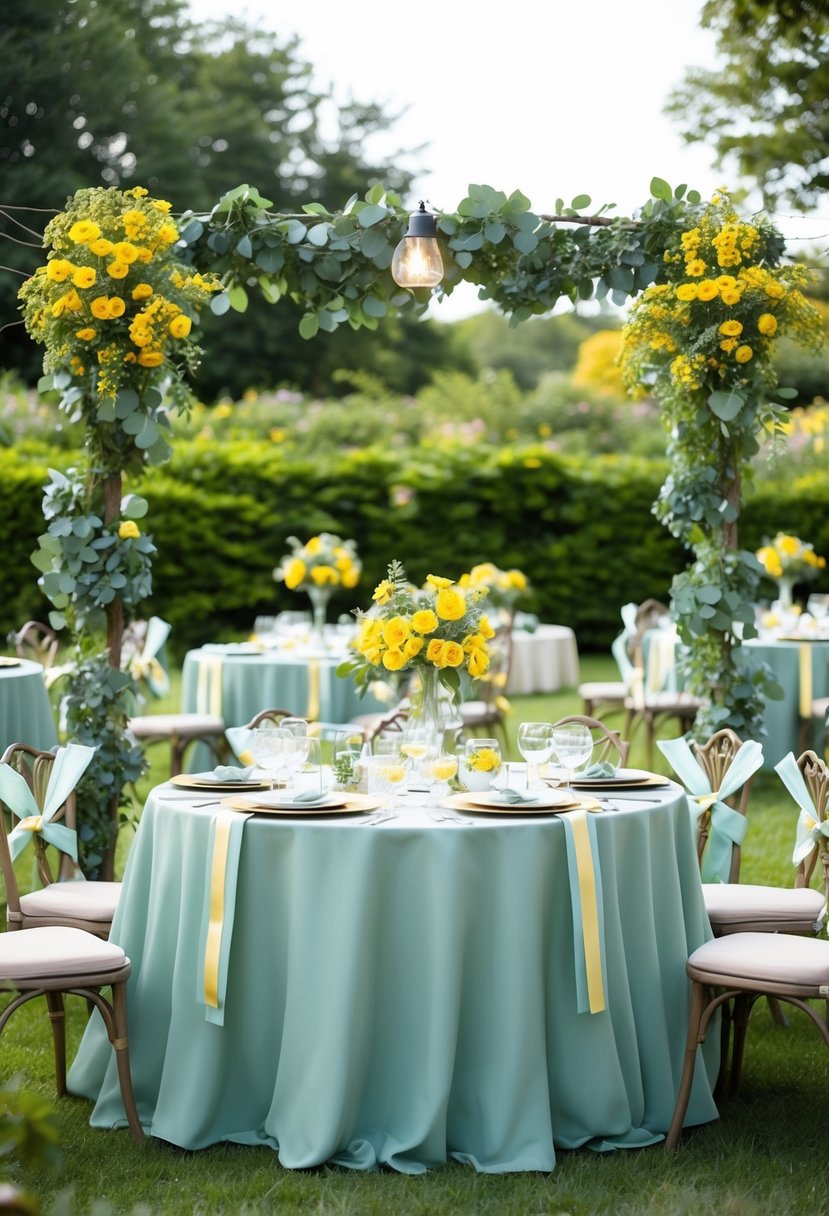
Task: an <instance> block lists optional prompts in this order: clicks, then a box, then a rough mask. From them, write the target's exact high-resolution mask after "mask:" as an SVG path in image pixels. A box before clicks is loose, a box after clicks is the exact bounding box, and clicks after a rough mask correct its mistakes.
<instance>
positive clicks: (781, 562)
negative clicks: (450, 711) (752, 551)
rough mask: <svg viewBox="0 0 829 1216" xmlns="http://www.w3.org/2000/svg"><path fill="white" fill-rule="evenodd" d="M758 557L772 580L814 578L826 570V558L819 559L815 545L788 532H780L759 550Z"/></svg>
mask: <svg viewBox="0 0 829 1216" xmlns="http://www.w3.org/2000/svg"><path fill="white" fill-rule="evenodd" d="M756 557H757V560H758V561H759V562H760V565H761V566H762V567H763V569H764V570H765V572H766V574H768V576H769V577H770V578H795V579H798V578H799V579H808V578H814V577H815V576H816V575H817V573H818V571H819V570H824V569H825V568H826V558H825V557H819V556H818V555H817V553H815V550H814V546H813V545H810V544H805V543H804V542H803V541H802V540H800V538H799V537H797V536H790V535H789V534H788V533H786V532H778V533H777V535H776V536H775V537H774V539H773V540H772V541H770V542H769V543H768V544H766V545H763V546H762V547H761V548H760V549H758V550H757V553H756Z"/></svg>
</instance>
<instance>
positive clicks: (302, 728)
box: [279, 718, 308, 736]
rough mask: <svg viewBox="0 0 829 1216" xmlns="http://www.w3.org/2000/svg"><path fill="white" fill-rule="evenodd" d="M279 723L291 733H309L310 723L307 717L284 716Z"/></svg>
mask: <svg viewBox="0 0 829 1216" xmlns="http://www.w3.org/2000/svg"><path fill="white" fill-rule="evenodd" d="M279 725H280V727H281V729H282V730H286V731H287V732H288V734H289V735H296V736H299V735H307V734H308V723H307V721H306V720H305V718H283V719H282V721H281V722H280V723H279Z"/></svg>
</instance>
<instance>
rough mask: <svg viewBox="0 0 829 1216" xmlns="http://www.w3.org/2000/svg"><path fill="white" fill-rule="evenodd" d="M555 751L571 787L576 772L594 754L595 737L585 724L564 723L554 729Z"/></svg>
mask: <svg viewBox="0 0 829 1216" xmlns="http://www.w3.org/2000/svg"><path fill="white" fill-rule="evenodd" d="M553 750H554V751H555V753H556V756H557V757H558V762H559V764H560V765H561V766H562V768H563V769H564V770H565V772H566V774H567V784H568V785H570V783H571V782H572V780H573V772H574V770H575V769H577V768H580V767H581V766H582V764H584V763H585V762H586V761H587V760H589V759H590V757H591V755H592V754H593V736H592V735H591V734H590V730H589V728H588V727H587V726H585V724H584V723H583V722H564V723H562V724H561V726H554V727H553Z"/></svg>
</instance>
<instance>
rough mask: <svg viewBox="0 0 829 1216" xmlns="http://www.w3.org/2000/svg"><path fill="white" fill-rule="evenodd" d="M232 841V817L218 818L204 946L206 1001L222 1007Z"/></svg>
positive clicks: (214, 838)
mask: <svg viewBox="0 0 829 1216" xmlns="http://www.w3.org/2000/svg"><path fill="white" fill-rule="evenodd" d="M229 844H230V819H229V817H228V818H217V820H216V831H215V836H214V837H213V857H212V858H211V861H210V919H209V920H208V923H207V944H206V946H205V950H204V1003H205V1005H210V1006H211V1007H212V1008H213V1009H218V1007H219V951H220V950H221V947H222V926H223V925H224V918H225V874H226V872H227V850H228V845H229Z"/></svg>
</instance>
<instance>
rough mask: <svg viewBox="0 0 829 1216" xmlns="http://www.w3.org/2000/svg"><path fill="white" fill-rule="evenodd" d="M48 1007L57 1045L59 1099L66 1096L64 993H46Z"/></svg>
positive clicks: (56, 1078)
mask: <svg viewBox="0 0 829 1216" xmlns="http://www.w3.org/2000/svg"><path fill="white" fill-rule="evenodd" d="M44 995H45V997H46V1006H47V1008H48V1010H49V1021H50V1022H51V1023H52V1040H53V1042H54V1045H55V1085H56V1087H57V1092H58V1097H59V1098H63V1097H65V1096H66V1016H65V1014H64V1009H63V993H62V992H46V993H45V994H44Z"/></svg>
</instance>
